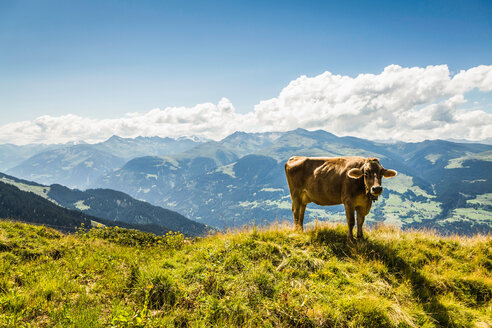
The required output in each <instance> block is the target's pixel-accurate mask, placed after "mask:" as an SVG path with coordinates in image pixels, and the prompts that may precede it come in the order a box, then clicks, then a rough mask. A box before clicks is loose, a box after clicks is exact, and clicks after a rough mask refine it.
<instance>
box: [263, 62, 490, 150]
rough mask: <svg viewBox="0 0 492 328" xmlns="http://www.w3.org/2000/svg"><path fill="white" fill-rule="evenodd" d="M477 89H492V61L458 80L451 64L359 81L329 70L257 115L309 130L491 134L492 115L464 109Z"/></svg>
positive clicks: (375, 135) (403, 135)
mask: <svg viewBox="0 0 492 328" xmlns="http://www.w3.org/2000/svg"><path fill="white" fill-rule="evenodd" d="M474 88H478V89H479V90H480V91H483V92H488V91H491V90H492V66H478V67H474V68H472V69H469V70H467V71H461V72H460V73H458V74H456V75H455V76H454V77H451V75H450V72H449V69H448V67H447V66H446V65H440V66H428V67H426V68H420V67H413V68H402V67H400V66H397V65H391V66H388V67H386V68H385V69H384V71H383V72H382V73H381V74H378V75H374V74H361V75H359V76H357V77H356V78H351V77H347V76H340V75H333V74H331V73H330V72H325V73H323V74H321V75H318V76H315V77H312V78H308V77H306V76H301V77H300V78H298V79H297V80H295V81H292V82H291V83H290V84H289V85H288V86H287V87H286V88H284V89H283V90H282V91H281V92H280V95H279V96H278V97H277V98H273V99H270V100H266V101H263V102H261V103H260V104H258V105H256V107H255V116H256V117H257V119H258V124H259V126H261V128H262V129H263V130H266V131H267V130H289V129H293V128H296V127H304V128H308V129H325V130H327V131H330V132H333V133H335V134H338V135H354V136H358V137H363V138H368V139H400V140H405V141H417V140H423V139H435V138H443V139H446V138H457V139H471V140H481V139H486V138H490V137H492V114H489V113H487V112H485V111H480V110H474V111H467V110H464V109H460V108H461V107H463V105H464V104H465V103H466V99H465V97H464V94H465V93H466V92H467V91H470V90H472V89H474ZM460 106H461V107H460Z"/></svg>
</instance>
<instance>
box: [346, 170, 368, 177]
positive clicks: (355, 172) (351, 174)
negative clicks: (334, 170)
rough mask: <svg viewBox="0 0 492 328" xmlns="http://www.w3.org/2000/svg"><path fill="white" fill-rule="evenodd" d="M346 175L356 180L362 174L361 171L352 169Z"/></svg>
mask: <svg viewBox="0 0 492 328" xmlns="http://www.w3.org/2000/svg"><path fill="white" fill-rule="evenodd" d="M347 175H348V176H349V178H352V179H358V178H360V177H361V176H363V175H364V172H362V170H361V169H358V168H353V169H350V170H349V171H348V172H347Z"/></svg>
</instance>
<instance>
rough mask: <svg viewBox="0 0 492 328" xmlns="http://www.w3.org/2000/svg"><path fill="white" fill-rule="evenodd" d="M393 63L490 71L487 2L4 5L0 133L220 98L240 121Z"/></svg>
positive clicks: (485, 98) (481, 96) (491, 29)
mask: <svg viewBox="0 0 492 328" xmlns="http://www.w3.org/2000/svg"><path fill="white" fill-rule="evenodd" d="M391 64H397V65H400V66H402V67H414V66H418V67H426V66H428V65H440V64H445V65H447V66H448V67H449V70H450V72H451V74H455V73H457V72H459V71H460V70H463V69H464V70H466V69H469V68H472V67H475V66H478V65H490V64H492V2H491V1H488V0H486V1H100V0H99V1H77V2H75V1H49V0H47V1H17V0H16V1H10V0H0V111H1V113H2V115H1V116H0V125H2V124H7V123H11V122H17V121H21V120H32V119H35V118H36V117H39V116H41V115H51V116H60V115H66V114H75V115H80V116H84V117H89V118H93V119H102V118H117V117H121V116H123V115H124V114H125V113H128V112H146V111H148V110H150V109H152V108H165V107H167V106H194V105H196V104H199V103H204V102H212V103H217V102H218V101H219V100H220V99H221V98H222V97H226V98H227V99H229V100H230V101H231V102H232V104H233V105H234V107H235V110H236V111H237V112H238V113H248V112H251V111H252V110H253V107H254V105H256V104H258V103H259V102H260V101H261V100H265V99H270V98H272V97H276V96H278V94H279V92H280V91H281V90H282V89H283V88H284V87H285V86H287V85H288V83H289V82H290V81H292V80H295V79H296V78H298V77H299V76H301V75H307V76H316V75H319V74H321V73H323V72H325V71H329V72H331V73H334V74H340V75H347V76H351V77H356V76H357V75H358V74H360V73H374V74H379V73H380V72H382V71H383V70H384V68H385V67H387V66H388V65H391ZM490 98H491V97H490V92H488V93H478V94H475V93H473V92H471V93H470V94H469V100H472V101H477V100H478V101H482V102H484V103H486V104H485V105H484V106H485V107H486V108H485V110H486V111H487V112H490V108H489V107H487V106H488V105H487V104H488V103H489V102H490Z"/></svg>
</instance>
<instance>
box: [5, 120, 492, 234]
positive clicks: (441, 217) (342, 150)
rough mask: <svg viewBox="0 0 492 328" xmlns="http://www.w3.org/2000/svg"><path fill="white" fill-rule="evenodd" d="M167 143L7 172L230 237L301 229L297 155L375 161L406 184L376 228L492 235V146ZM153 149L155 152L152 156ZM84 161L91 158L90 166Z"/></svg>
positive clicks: (308, 140)
mask: <svg viewBox="0 0 492 328" xmlns="http://www.w3.org/2000/svg"><path fill="white" fill-rule="evenodd" d="M137 139H138V138H137ZM160 139H161V138H154V139H152V138H141V139H139V140H140V141H139V142H140V145H139V146H137V145H136V144H134V143H135V142H136V141H135V140H136V139H125V138H119V137H113V138H111V139H109V140H107V141H106V142H104V143H100V144H96V145H88V144H85V145H74V146H70V147H66V148H64V149H63V150H60V149H48V150H46V151H41V152H40V153H38V154H33V156H32V157H31V158H29V159H26V160H25V161H24V162H22V163H20V164H18V165H16V166H15V167H13V168H11V169H10V170H8V171H7V172H8V173H9V174H13V175H15V176H17V177H20V178H25V179H30V180H34V181H37V182H42V183H47V184H53V183H61V182H63V184H65V185H67V186H71V187H77V186H78V187H80V188H110V189H114V190H120V191H122V192H125V193H127V194H129V195H130V196H132V197H135V198H136V199H140V200H145V201H148V202H150V203H152V204H154V205H158V206H162V207H164V208H169V209H171V210H173V211H177V212H178V213H181V214H182V215H184V216H186V217H188V218H191V219H193V220H197V221H199V222H202V223H205V224H208V225H211V226H215V227H218V228H228V227H235V226H242V225H244V224H251V223H252V222H255V223H256V224H263V223H265V222H266V223H268V222H272V221H275V220H281V221H283V220H288V221H291V220H292V219H291V215H292V214H291V211H290V206H291V203H290V196H289V191H288V187H287V183H286V179H285V173H284V168H283V166H284V163H285V161H286V160H287V159H288V158H289V157H291V156H293V155H305V156H352V155H358V156H375V157H378V158H379V159H380V161H381V163H382V165H383V166H384V167H386V168H392V169H395V170H397V171H398V172H399V174H398V176H397V177H395V178H392V179H389V180H385V181H384V182H383V187H384V188H385V189H384V192H383V195H382V197H380V200H379V201H377V202H375V203H374V206H373V209H372V210H371V214H370V215H369V217H368V218H367V220H368V222H369V224H375V223H378V222H384V223H387V224H392V225H397V226H400V227H402V228H421V227H427V228H433V229H436V230H438V231H441V232H442V233H464V234H471V233H474V232H490V231H491V229H492V145H487V144H478V143H458V142H450V141H443V140H427V141H423V142H416V143H405V142H395V143H391V144H388V143H382V142H374V141H370V140H365V139H359V138H355V137H337V136H335V135H333V134H331V133H329V132H326V131H322V130H317V131H307V130H304V129H297V130H293V131H288V132H269V133H244V132H236V133H234V134H232V135H230V136H228V137H226V138H224V139H223V140H221V141H205V142H203V141H193V140H191V141H187V143H186V144H179V145H178V143H177V142H178V141H177V140H175V141H172V142H171V144H173V145H176V147H174V148H172V147H168V148H166V147H164V146H163V149H160V150H159V149H158V148H159V146H158V145H160V144H164V142H162V143H161V140H160ZM151 140H152V141H151ZM152 142H153V145H154V146H153V147H154V148H152V147H150V146H149V147H147V148H146V146H144V145H146V144H149V145H150V144H152ZM103 145H104V146H103ZM74 152H77V153H79V154H80V153H82V154H84V155H83V156H81V157H83V158H84V161H81V160H80V158H81V157H78V156H75V155H73V154H74ZM101 152H103V153H104V154H105V156H103V155H101ZM56 156H59V157H56ZM50 158H56V160H51V161H50V160H49V159H50ZM87 161H89V162H91V161H92V162H93V163H92V164H90V165H88V164H87ZM81 163H85V164H81ZM81 165H82V166H83V169H82V168H81ZM316 219H318V220H321V221H344V220H345V214H344V210H343V207H342V206H331V207H320V206H317V205H313V204H309V205H308V208H307V211H306V221H307V222H313V221H314V220H316Z"/></svg>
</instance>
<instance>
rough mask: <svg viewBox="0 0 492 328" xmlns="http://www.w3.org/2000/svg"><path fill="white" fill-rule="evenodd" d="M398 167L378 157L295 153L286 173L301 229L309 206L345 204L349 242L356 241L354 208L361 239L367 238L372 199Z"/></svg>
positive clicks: (295, 216)
mask: <svg viewBox="0 0 492 328" xmlns="http://www.w3.org/2000/svg"><path fill="white" fill-rule="evenodd" d="M396 174H397V172H396V171H395V170H388V169H385V168H383V166H382V165H381V164H380V163H379V160H378V159H377V158H365V157H304V156H294V157H291V158H290V159H289V160H288V161H287V163H285V175H286V176H287V183H288V184H289V190H290V197H291V199H292V214H293V216H294V225H295V228H296V229H297V230H301V231H302V230H303V221H304V211H305V210H306V205H307V204H309V203H315V204H318V205H323V206H324V205H339V204H343V205H344V206H345V215H346V216H347V224H348V234H347V239H348V241H349V242H352V241H353V240H354V237H353V233H352V230H353V228H354V225H355V215H354V211H357V239H362V238H363V233H362V225H363V224H364V218H365V216H366V215H367V214H369V210H370V209H371V205H372V202H373V201H375V200H377V198H378V196H379V195H381V193H382V192H383V187H381V179H382V177H385V178H391V177H394V176H395V175H396Z"/></svg>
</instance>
